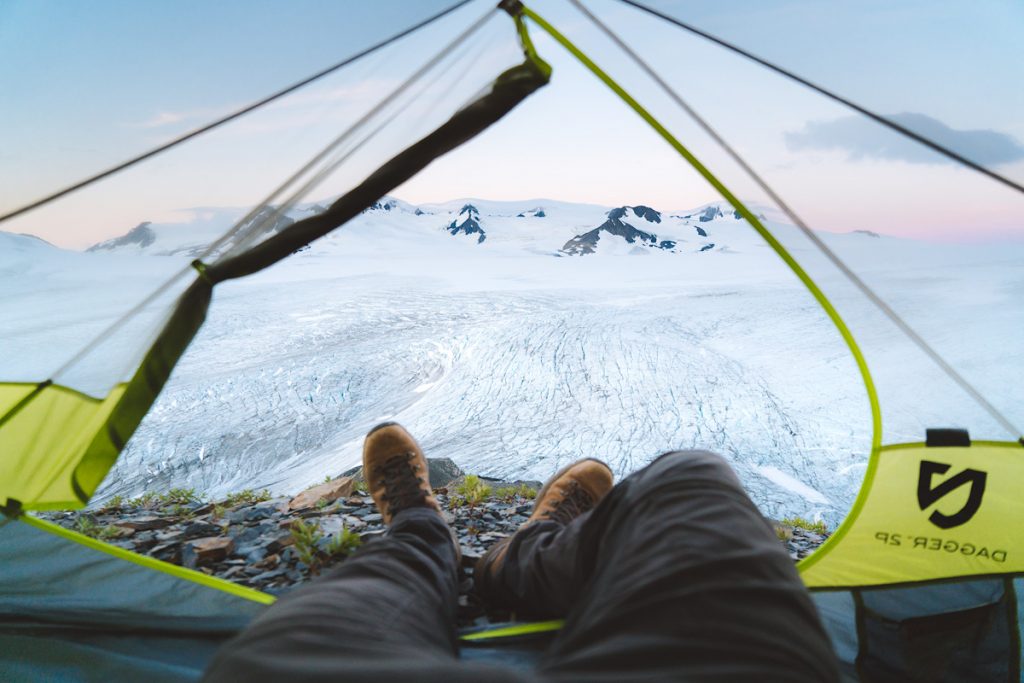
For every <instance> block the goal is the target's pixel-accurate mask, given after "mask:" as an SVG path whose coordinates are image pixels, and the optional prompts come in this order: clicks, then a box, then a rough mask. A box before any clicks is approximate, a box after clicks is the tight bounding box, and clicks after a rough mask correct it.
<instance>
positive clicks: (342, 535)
mask: <svg viewBox="0 0 1024 683" xmlns="http://www.w3.org/2000/svg"><path fill="white" fill-rule="evenodd" d="M362 544H363V540H362V539H361V538H360V537H359V534H358V533H356V532H355V531H350V530H349V529H347V528H345V527H341V531H339V532H338V533H336V534H335V535H334V536H331V540H330V541H328V543H327V548H326V549H325V550H326V552H327V556H328V557H331V558H334V557H348V556H349V555H351V554H352V553H354V552H355V551H356V550H358V548H359V546H361V545H362Z"/></svg>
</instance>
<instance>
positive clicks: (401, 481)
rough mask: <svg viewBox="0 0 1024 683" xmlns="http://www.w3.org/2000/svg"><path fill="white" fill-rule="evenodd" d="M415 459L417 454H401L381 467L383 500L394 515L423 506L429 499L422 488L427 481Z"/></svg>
mask: <svg viewBox="0 0 1024 683" xmlns="http://www.w3.org/2000/svg"><path fill="white" fill-rule="evenodd" d="M415 458H416V455H415V453H401V454H399V455H393V456H391V457H390V458H388V459H387V460H385V461H384V464H383V465H381V468H380V475H381V476H380V480H379V484H378V485H379V486H383V487H384V495H383V500H384V501H385V502H386V503H387V504H388V512H389V513H390V514H392V515H393V514H395V513H396V512H398V511H399V510H404V509H405V508H409V507H418V506H422V505H423V503H424V501H425V500H426V499H427V492H426V491H425V490H424V488H423V487H422V486H421V484H423V483H424V482H425V480H424V479H423V477H421V476H419V475H418V474H417V473H416V470H417V469H418V468H417V467H416V465H413V460H414V459H415Z"/></svg>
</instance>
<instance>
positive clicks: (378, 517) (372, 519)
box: [363, 512, 384, 524]
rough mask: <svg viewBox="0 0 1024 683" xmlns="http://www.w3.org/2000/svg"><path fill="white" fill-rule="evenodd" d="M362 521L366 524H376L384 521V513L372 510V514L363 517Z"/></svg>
mask: <svg viewBox="0 0 1024 683" xmlns="http://www.w3.org/2000/svg"><path fill="white" fill-rule="evenodd" d="M363 521H364V522H366V523H367V524H377V523H380V522H383V521H384V515H382V514H380V513H379V512H374V513H373V514H370V515H366V516H365V517H363Z"/></svg>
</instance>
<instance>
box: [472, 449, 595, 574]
mask: <svg viewBox="0 0 1024 683" xmlns="http://www.w3.org/2000/svg"><path fill="white" fill-rule="evenodd" d="M613 485H614V483H613V475H612V471H611V468H609V467H608V465H605V464H604V463H603V462H601V461H600V460H596V459H594V458H584V459H583V460H577V461H576V462H574V463H572V464H570V465H567V466H565V467H563V468H562V469H561V470H559V471H558V472H557V473H556V474H555V476H553V477H551V478H550V479H548V482H547V483H546V484H544V488H542V489H541V490H540V491H539V492H538V493H537V499H536V500H535V501H534V504H533V512H532V513H531V514H530V517H529V519H527V520H526V521H525V522H523V524H522V526H520V527H519V531H522V530H523V529H525V528H526V527H527V526H529V525H530V524H533V523H534V522H538V521H541V520H546V519H550V520H553V521H556V522H561V523H562V524H568V523H569V522H571V521H572V520H574V519H576V518H577V517H579V516H580V515H582V514H583V513H584V512H587V511H588V510H592V509H594V507H596V506H597V504H598V503H599V502H600V501H601V499H602V498H604V497H605V495H607V493H608V492H609V491H611V490H612V486H613ZM516 533H519V532H518V531H517V532H516ZM513 538H515V536H510V537H509V538H505V539H502V540H501V541H498V542H497V543H495V544H494V545H492V546H491V547H490V548H488V550H487V552H486V553H484V555H483V557H481V558H480V559H479V560H477V563H476V567H475V568H474V569H473V578H474V582H475V583H476V584H477V586H478V588H480V589H483V590H482V591H481V592H489V590H487V588H486V585H487V584H489V583H490V580H491V579H493V578H494V577H495V576H496V575H497V573H498V572H499V571H500V569H501V566H502V565H503V564H504V562H505V555H506V554H507V553H508V547H509V544H510V543H512V539H513Z"/></svg>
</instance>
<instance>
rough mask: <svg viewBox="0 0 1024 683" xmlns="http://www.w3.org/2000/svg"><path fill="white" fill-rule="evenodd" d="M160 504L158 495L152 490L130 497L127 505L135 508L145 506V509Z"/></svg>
mask: <svg viewBox="0 0 1024 683" xmlns="http://www.w3.org/2000/svg"><path fill="white" fill-rule="evenodd" d="M159 504H160V499H159V497H158V496H157V495H156V494H155V493H153V492H152V491H146V492H145V493H143V494H142V495H141V496H139V497H138V498H132V499H131V500H130V501H128V505H130V506H132V507H136V508H145V509H147V510H149V509H151V508H155V507H156V506H157V505H159Z"/></svg>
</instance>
